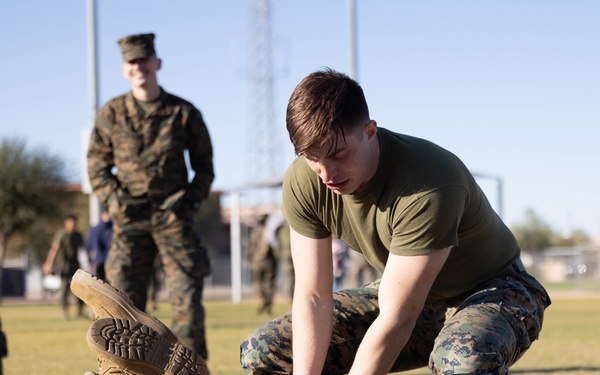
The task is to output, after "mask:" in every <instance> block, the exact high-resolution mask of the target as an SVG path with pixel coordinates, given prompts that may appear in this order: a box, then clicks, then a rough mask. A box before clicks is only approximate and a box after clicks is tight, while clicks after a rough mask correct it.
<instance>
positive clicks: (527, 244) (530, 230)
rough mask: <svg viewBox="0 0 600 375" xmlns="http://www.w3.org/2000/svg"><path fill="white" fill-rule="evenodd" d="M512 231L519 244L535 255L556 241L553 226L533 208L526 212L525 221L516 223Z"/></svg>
mask: <svg viewBox="0 0 600 375" xmlns="http://www.w3.org/2000/svg"><path fill="white" fill-rule="evenodd" d="M512 231H513V233H514V235H515V237H516V238H517V242H519V246H521V248H522V249H523V250H525V251H529V252H531V253H532V254H533V255H537V254H538V253H539V252H541V251H544V250H545V249H547V248H549V247H550V246H552V244H553V243H554V238H555V233H554V232H553V231H552V228H550V226H549V225H548V224H546V223H545V222H544V221H543V220H542V219H540V218H539V217H538V216H537V215H536V213H535V212H534V211H533V210H531V209H529V210H527V212H526V218H525V222H524V223H522V224H518V225H515V226H514V227H513V229H512Z"/></svg>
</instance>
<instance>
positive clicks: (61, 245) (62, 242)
mask: <svg viewBox="0 0 600 375" xmlns="http://www.w3.org/2000/svg"><path fill="white" fill-rule="evenodd" d="M82 247H83V236H82V235H81V233H80V232H79V231H78V230H77V217H76V216H75V215H67V217H66V218H65V222H64V228H63V229H61V230H59V231H58V232H56V234H55V235H54V239H53V240H52V245H51V246H50V251H49V252H48V256H47V257H46V262H45V263H44V266H43V271H44V274H46V275H48V274H56V273H58V274H60V277H61V285H60V297H61V306H62V309H63V313H64V316H65V319H69V294H70V293H71V292H70V290H71V289H70V285H71V278H72V277H73V275H74V274H75V271H77V269H79V268H80V265H79V259H78V258H77V254H78V252H79V249H80V248H82ZM77 307H78V314H77V315H78V316H79V317H83V318H84V317H86V316H85V314H84V313H83V307H84V303H83V301H82V300H80V299H79V298H78V299H77Z"/></svg>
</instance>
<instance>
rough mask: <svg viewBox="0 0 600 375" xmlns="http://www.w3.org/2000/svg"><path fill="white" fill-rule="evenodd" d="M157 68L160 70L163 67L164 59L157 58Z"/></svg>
mask: <svg viewBox="0 0 600 375" xmlns="http://www.w3.org/2000/svg"><path fill="white" fill-rule="evenodd" d="M156 64H157V65H156V70H160V68H161V67H162V59H159V58H158V57H157V58H156Z"/></svg>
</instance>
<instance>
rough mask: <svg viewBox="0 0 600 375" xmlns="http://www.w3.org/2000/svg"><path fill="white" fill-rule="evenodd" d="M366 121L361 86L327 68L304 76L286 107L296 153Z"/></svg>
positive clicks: (367, 109) (365, 109)
mask: <svg viewBox="0 0 600 375" xmlns="http://www.w3.org/2000/svg"><path fill="white" fill-rule="evenodd" d="M369 120H370V118H369V108H368V106H367V102H366V100H365V95H364V93H363V90H362V88H361V87H360V85H359V84H358V83H357V82H356V81H354V80H353V79H352V78H350V77H348V76H347V75H345V74H342V73H339V72H336V71H334V70H332V69H329V68H327V69H324V70H320V71H316V72H314V73H312V74H310V75H308V76H307V77H306V78H304V79H303V80H302V81H301V82H300V83H299V84H298V86H296V88H295V89H294V92H293V93H292V95H291V97H290V100H289V102H288V106H287V116H286V125H287V130H288V133H289V136H290V140H291V141H292V144H293V145H294V150H295V152H296V154H297V155H300V154H303V153H304V152H306V151H307V150H308V149H309V148H312V147H321V146H323V145H324V144H325V143H326V142H329V141H332V140H334V139H335V137H336V136H338V135H341V136H342V137H344V136H345V132H346V131H347V130H349V129H350V128H352V127H354V126H357V125H362V124H365V123H366V122H368V121H369ZM332 147H334V146H333V144H332Z"/></svg>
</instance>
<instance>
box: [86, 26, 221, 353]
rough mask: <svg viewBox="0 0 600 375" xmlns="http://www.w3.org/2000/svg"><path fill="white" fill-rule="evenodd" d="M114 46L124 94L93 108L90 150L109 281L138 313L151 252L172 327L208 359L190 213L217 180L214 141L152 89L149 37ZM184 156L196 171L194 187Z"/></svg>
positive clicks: (204, 263) (200, 264)
mask: <svg viewBox="0 0 600 375" xmlns="http://www.w3.org/2000/svg"><path fill="white" fill-rule="evenodd" d="M118 44H119V45H120V48H121V52H122V55H123V60H124V63H123V68H122V71H123V75H124V76H125V78H126V79H127V80H129V82H130V84H131V91H130V92H128V93H126V94H123V95H121V96H119V97H116V98H114V99H112V100H110V101H109V102H108V103H106V105H105V106H104V107H103V108H102V109H101V110H100V112H99V114H98V117H97V119H96V123H95V126H94V129H93V131H92V135H91V139H90V144H89V149H88V171H89V177H90V182H91V184H92V187H93V189H94V193H95V194H96V195H97V196H98V198H99V199H100V201H101V202H102V203H104V204H106V206H107V207H108V210H109V213H110V216H111V219H112V221H113V226H114V235H113V243H112V246H111V249H110V251H109V256H108V259H107V261H106V267H105V268H106V277H107V280H108V282H109V283H110V284H111V285H113V286H115V287H116V288H118V289H120V290H122V291H123V292H124V293H125V294H126V295H127V296H129V297H130V298H131V299H132V300H133V302H134V304H135V306H136V307H137V308H139V309H141V310H144V309H145V308H146V301H147V292H148V283H149V281H150V275H151V274H152V265H153V261H154V258H155V255H156V254H157V252H158V254H159V257H160V261H161V263H162V267H163V270H164V272H165V279H166V285H167V289H168V292H169V297H170V300H171V307H172V313H173V317H172V318H173V326H172V329H173V331H174V332H175V333H176V334H177V336H178V337H179V339H180V340H181V341H182V343H183V344H184V345H186V346H188V347H189V348H191V349H193V350H195V351H196V352H197V353H198V354H200V355H201V356H202V357H203V358H207V357H208V353H207V348H206V341H205V332H204V318H205V317H204V307H203V305H202V289H203V281H204V280H203V278H204V277H205V276H207V275H208V274H209V273H210V262H209V260H208V256H207V254H206V249H204V247H202V245H201V243H200V240H199V237H198V234H197V232H196V228H195V223H194V215H195V212H196V210H197V209H198V208H199V206H200V204H201V203H202V201H203V200H204V199H205V198H206V197H207V195H208V193H209V189H210V186H211V183H212V181H213V178H214V173H213V162H212V145H211V140H210V137H209V133H208V130H207V128H206V125H205V124H204V121H203V119H202V115H201V114H200V111H199V110H198V109H196V108H195V107H194V106H193V105H192V104H191V103H189V102H187V101H185V100H183V99H181V98H179V97H177V96H174V95H172V94H169V93H167V92H165V91H164V90H163V89H162V88H161V87H160V86H159V85H158V82H157V71H158V70H159V69H160V67H161V63H162V61H161V60H160V59H159V58H158V57H157V56H156V52H155V50H154V34H139V35H132V36H128V37H124V38H122V39H120V40H119V41H118ZM186 150H187V151H188V153H189V163H190V165H191V168H192V170H193V171H194V172H195V174H194V177H193V179H192V180H191V182H190V181H189V180H188V168H187V166H186V161H185V158H184V153H185V151H186ZM114 167H116V174H115V173H114V172H113V171H114V169H113V168H114Z"/></svg>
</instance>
